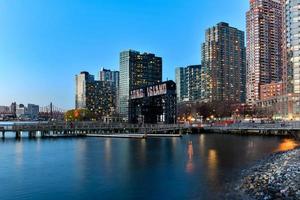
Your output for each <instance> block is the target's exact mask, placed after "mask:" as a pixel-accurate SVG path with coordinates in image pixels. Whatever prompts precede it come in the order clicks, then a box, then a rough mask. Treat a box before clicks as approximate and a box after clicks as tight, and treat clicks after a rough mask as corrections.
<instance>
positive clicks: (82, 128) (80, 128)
mask: <svg viewBox="0 0 300 200" xmlns="http://www.w3.org/2000/svg"><path fill="white" fill-rule="evenodd" d="M186 129H188V127H186V126H183V125H178V124H170V125H165V124H161V125H157V124H156V125H154V124H145V125H137V124H123V123H122V124H121V123H118V124H103V123H100V122H70V123H69V122H41V123H14V124H12V125H2V126H1V127H0V132H1V136H2V138H5V134H6V133H8V132H10V133H14V134H15V137H16V138H21V137H22V133H23V132H26V133H28V134H27V135H28V137H29V138H35V137H37V135H40V136H41V137H86V136H87V137H119V138H146V137H180V136H181V135H182V133H183V132H184V131H185V130H186Z"/></svg>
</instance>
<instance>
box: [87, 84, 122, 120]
mask: <svg viewBox="0 0 300 200" xmlns="http://www.w3.org/2000/svg"><path fill="white" fill-rule="evenodd" d="M85 102H86V109H88V110H89V111H91V112H92V113H93V114H94V115H95V117H96V118H97V119H102V117H108V116H113V115H114V113H115V107H116V90H115V86H114V85H113V84H112V83H111V82H108V81H92V82H87V83H86V100H85Z"/></svg>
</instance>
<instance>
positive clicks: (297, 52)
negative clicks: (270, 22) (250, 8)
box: [283, 0, 300, 94]
mask: <svg viewBox="0 0 300 200" xmlns="http://www.w3.org/2000/svg"><path fill="white" fill-rule="evenodd" d="M283 12H284V16H285V17H284V22H283V24H284V25H283V29H284V34H283V47H284V48H283V51H284V54H283V58H284V62H283V66H284V69H283V82H284V84H285V85H284V91H285V93H296V94H300V1H299V0H283Z"/></svg>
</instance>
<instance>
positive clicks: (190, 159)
mask: <svg viewBox="0 0 300 200" xmlns="http://www.w3.org/2000/svg"><path fill="white" fill-rule="evenodd" d="M193 156H194V149H193V143H192V141H189V144H188V162H187V165H186V171H187V172H189V173H191V172H193V170H194V163H193Z"/></svg>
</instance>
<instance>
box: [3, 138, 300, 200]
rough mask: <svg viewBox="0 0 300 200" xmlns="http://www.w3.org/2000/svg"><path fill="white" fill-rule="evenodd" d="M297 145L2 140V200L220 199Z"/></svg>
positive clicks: (222, 141) (209, 140)
mask: <svg viewBox="0 0 300 200" xmlns="http://www.w3.org/2000/svg"><path fill="white" fill-rule="evenodd" d="M295 144H296V142H295V141H294V140H292V139H288V138H280V137H259V136H234V135H219V134H202V135H186V136H184V137H182V138H157V139H150V138H149V139H146V140H145V139H143V140H140V139H112V138H110V139H109V138H57V139H27V138H22V139H21V140H15V139H14V138H8V139H5V140H0V199H1V200H8V199H14V200H15V199H16V200H24V199H33V200H44V199H56V200H58V199H72V200H76V199H145V200H147V199H220V195H221V196H222V194H223V193H224V191H225V188H226V185H227V183H228V182H234V180H235V179H238V176H239V174H240V173H241V171H242V170H243V169H245V168H247V167H250V166H252V165H253V164H255V163H256V162H257V161H259V160H260V159H263V158H264V157H266V156H268V155H270V154H271V153H273V152H276V151H282V150H288V149H291V148H293V147H294V146H295Z"/></svg>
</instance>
